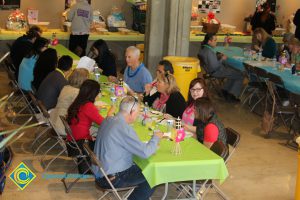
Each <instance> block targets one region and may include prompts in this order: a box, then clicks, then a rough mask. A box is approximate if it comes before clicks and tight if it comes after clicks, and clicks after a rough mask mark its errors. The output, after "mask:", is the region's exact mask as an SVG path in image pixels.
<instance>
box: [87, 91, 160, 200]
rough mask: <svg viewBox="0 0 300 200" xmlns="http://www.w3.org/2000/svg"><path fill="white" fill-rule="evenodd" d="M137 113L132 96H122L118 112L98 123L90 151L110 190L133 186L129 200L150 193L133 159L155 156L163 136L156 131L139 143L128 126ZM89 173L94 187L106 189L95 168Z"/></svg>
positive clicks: (99, 173)
mask: <svg viewBox="0 0 300 200" xmlns="http://www.w3.org/2000/svg"><path fill="white" fill-rule="evenodd" d="M139 110H140V106H139V102H138V100H137V99H136V98H135V97H133V96H126V97H124V98H123V100H122V101H121V103H120V108H119V113H118V114H117V115H116V116H114V117H109V118H106V119H105V120H104V121H103V122H102V124H101V126H100V128H99V130H98V134H97V139H96V142H95V147H94V152H95V154H96V156H97V157H98V159H99V160H100V161H101V162H102V165H103V169H104V171H105V172H106V173H107V174H108V177H109V179H110V180H111V182H112V184H113V185H114V187H116V188H120V187H129V186H135V185H136V186H137V187H136V188H135V189H134V191H133V192H132V194H131V195H130V196H129V198H128V199H129V200H143V199H145V200H146V199H147V200H148V199H149V197H151V195H152V193H153V192H154V188H153V189H151V188H150V186H149V184H148V182H147V180H146V179H145V177H144V175H143V174H142V172H141V169H140V168H139V167H138V166H136V165H135V164H134V163H133V156H134V155H136V156H139V157H141V158H148V157H149V156H151V155H152V154H153V153H155V151H156V149H157V145H158V142H159V140H160V139H161V138H162V136H163V133H161V132H158V133H155V134H154V135H153V137H152V138H151V139H150V140H149V141H148V142H147V143H144V142H142V141H140V139H139V138H138V136H137V134H136V132H135V131H134V130H133V128H132V127H131V126H130V125H129V124H132V123H134V121H135V120H136V118H137V116H138V114H139ZM93 171H94V173H95V175H96V184H98V185H99V186H100V187H102V188H110V186H109V184H108V182H107V181H106V179H105V178H104V177H103V174H102V173H101V171H100V170H99V168H98V167H97V166H94V165H93Z"/></svg>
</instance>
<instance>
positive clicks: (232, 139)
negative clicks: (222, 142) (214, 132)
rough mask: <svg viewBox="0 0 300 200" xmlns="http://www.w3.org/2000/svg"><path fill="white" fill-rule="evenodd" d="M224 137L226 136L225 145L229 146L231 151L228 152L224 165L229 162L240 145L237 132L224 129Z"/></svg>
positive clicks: (228, 128)
mask: <svg viewBox="0 0 300 200" xmlns="http://www.w3.org/2000/svg"><path fill="white" fill-rule="evenodd" d="M226 136H227V144H228V145H229V146H231V148H232V149H231V151H229V155H228V157H227V158H226V160H225V163H227V162H228V161H229V160H230V158H231V156H232V154H233V153H234V151H235V149H236V147H237V146H238V144H239V143H240V138H241V135H240V134H239V133H238V132H237V131H235V130H233V129H232V128H230V127H227V128H226Z"/></svg>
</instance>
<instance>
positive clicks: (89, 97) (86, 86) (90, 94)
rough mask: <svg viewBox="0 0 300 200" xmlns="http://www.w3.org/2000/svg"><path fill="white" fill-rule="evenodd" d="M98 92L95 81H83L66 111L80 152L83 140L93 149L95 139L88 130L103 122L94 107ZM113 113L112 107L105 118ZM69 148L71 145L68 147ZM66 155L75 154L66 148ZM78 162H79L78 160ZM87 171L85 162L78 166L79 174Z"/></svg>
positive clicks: (97, 85) (69, 138)
mask: <svg viewBox="0 0 300 200" xmlns="http://www.w3.org/2000/svg"><path fill="white" fill-rule="evenodd" d="M99 92H100V85H99V83H98V82H97V81H94V80H85V81H84V82H83V83H82V85H81V87H80V90H79V93H78V96H77V97H76V98H75V100H74V102H73V103H72V104H71V106H70V107H69V109H68V114H67V122H68V124H69V125H70V128H71V130H72V134H73V136H74V139H75V140H76V142H77V144H78V146H79V147H80V148H81V149H82V150H83V143H84V142H85V140H88V141H89V146H90V148H91V149H94V144H95V143H94V141H95V137H93V136H91V135H90V128H91V126H92V123H96V124H98V125H100V124H101V123H102V121H103V120H104V118H103V117H102V116H101V115H100V114H99V111H98V109H97V107H96V106H95V105H94V102H95V99H96V97H97V95H98V94H99ZM113 113H114V107H111V109H110V110H109V111H108V114H107V116H112V115H113ZM67 140H68V141H71V137H70V135H68V134H67ZM70 146H71V145H68V147H70ZM83 152H84V151H83ZM68 153H69V154H71V155H74V154H76V152H74V150H73V149H72V148H68ZM79 159H81V158H79ZM78 161H79V162H80V160H78ZM87 169H88V166H87V165H86V164H85V162H82V164H81V165H78V171H79V173H83V172H85V171H86V170H87Z"/></svg>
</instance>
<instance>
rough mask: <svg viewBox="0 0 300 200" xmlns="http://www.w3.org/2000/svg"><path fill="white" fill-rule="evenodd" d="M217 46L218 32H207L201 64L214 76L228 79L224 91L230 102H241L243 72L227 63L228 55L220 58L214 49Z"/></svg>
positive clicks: (200, 57)
mask: <svg viewBox="0 0 300 200" xmlns="http://www.w3.org/2000/svg"><path fill="white" fill-rule="evenodd" d="M216 46H217V36H216V34H211V33H208V34H206V35H205V37H204V40H203V42H202V43H201V47H200V50H199V53H198V58H199V60H200V63H201V66H202V67H203V68H204V70H205V71H206V73H208V74H210V75H211V76H212V77H216V78H226V79H227V80H226V82H225V83H224V86H223V90H222V93H223V96H224V97H225V99H226V100H227V101H228V102H240V100H239V96H240V93H241V90H242V87H243V80H244V77H243V74H242V72H240V71H238V70H235V69H233V68H231V67H230V66H229V65H228V64H227V63H226V60H227V57H226V56H225V55H222V56H221V58H220V59H218V56H217V54H216V53H215V50H214V48H215V47H216Z"/></svg>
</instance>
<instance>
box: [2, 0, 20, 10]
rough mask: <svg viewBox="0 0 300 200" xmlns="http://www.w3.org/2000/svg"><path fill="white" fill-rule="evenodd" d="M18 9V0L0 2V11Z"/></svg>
mask: <svg viewBox="0 0 300 200" xmlns="http://www.w3.org/2000/svg"><path fill="white" fill-rule="evenodd" d="M19 8H20V0H0V10H15V9H19Z"/></svg>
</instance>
